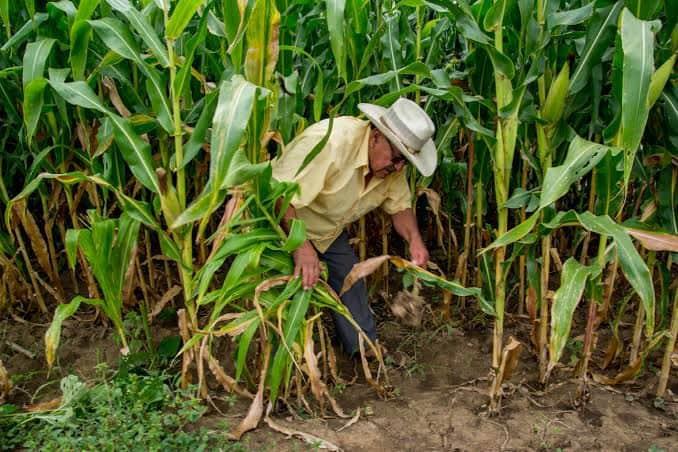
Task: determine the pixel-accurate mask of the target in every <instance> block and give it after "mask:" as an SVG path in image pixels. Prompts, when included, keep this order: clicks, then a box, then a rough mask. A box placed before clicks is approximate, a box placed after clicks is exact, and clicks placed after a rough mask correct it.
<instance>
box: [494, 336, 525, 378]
mask: <svg viewBox="0 0 678 452" xmlns="http://www.w3.org/2000/svg"><path fill="white" fill-rule="evenodd" d="M522 349H523V344H521V343H520V342H519V341H518V340H516V338H514V337H513V336H509V340H508V344H506V345H505V346H504V350H503V351H502V354H501V366H500V367H499V373H500V374H501V376H502V379H501V381H502V382H504V381H506V380H508V379H510V378H511V376H512V375H513V371H515V370H516V367H517V366H518V358H519V357H520V352H521V351H522Z"/></svg>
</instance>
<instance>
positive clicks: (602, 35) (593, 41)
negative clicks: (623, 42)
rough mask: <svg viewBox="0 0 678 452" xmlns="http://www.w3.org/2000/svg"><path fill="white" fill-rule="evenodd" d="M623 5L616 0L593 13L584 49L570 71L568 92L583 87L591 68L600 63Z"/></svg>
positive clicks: (574, 91) (571, 92)
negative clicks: (574, 66)
mask: <svg viewBox="0 0 678 452" xmlns="http://www.w3.org/2000/svg"><path fill="white" fill-rule="evenodd" d="M623 6H624V4H623V2H621V1H618V2H617V3H615V4H614V5H613V6H611V7H609V8H604V9H600V10H598V11H597V12H596V14H595V15H594V18H593V20H592V22H591V25H590V26H589V27H588V33H587V36H586V44H585V46H584V50H583V51H582V53H581V57H580V58H579V62H578V63H577V66H576V68H575V69H574V71H573V72H572V78H571V81H570V88H569V91H570V94H576V93H578V92H579V91H581V90H582V89H584V87H585V86H586V84H587V82H588V79H589V77H590V75H591V69H592V68H593V66H595V65H597V64H599V63H600V58H601V57H602V55H603V52H605V50H606V49H607V48H608V46H609V45H610V43H611V42H612V40H613V39H614V26H615V24H616V22H617V17H618V16H619V12H620V11H621V9H622V7H623Z"/></svg>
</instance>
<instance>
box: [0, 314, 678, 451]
mask: <svg viewBox="0 0 678 452" xmlns="http://www.w3.org/2000/svg"><path fill="white" fill-rule="evenodd" d="M86 320H87V319H83V321H74V320H69V321H67V322H66V325H65V329H64V337H63V339H62V345H61V348H60V351H59V360H60V363H61V366H62V367H61V368H60V369H57V371H56V372H53V374H52V376H51V377H50V378H49V379H48V378H47V375H46V374H45V370H44V356H43V352H42V341H41V338H42V336H43V334H44V331H45V328H46V325H38V324H23V325H21V326H17V325H18V324H17V322H16V321H14V320H4V321H2V322H0V359H2V360H3V361H4V363H5V365H6V366H7V368H8V371H9V372H10V374H14V375H15V378H16V377H18V381H17V389H15V391H14V392H13V397H15V398H16V400H15V401H14V402H15V403H17V402H18V401H22V403H23V402H25V401H27V400H28V399H29V397H30V396H33V395H35V394H36V393H37V397H35V399H36V400H35V401H39V400H41V399H44V398H48V397H49V396H50V395H53V394H54V391H55V390H56V387H57V386H58V385H57V384H56V382H57V381H58V376H59V374H61V375H63V374H66V373H69V372H71V373H76V374H79V375H81V376H83V377H85V378H87V377H88V376H89V375H92V372H93V369H94V367H95V366H96V365H97V364H98V363H101V362H109V363H115V361H116V358H117V352H116V351H115V347H114V346H112V343H113V341H112V339H111V337H110V334H105V332H104V331H102V330H101V329H102V327H101V326H97V324H95V323H91V322H87V321H86ZM159 330H161V329H159ZM99 331H101V332H100V333H99ZM167 331H168V332H171V330H169V329H168V330H167ZM94 333H96V334H94ZM380 336H381V338H382V340H383V342H384V343H385V344H386V346H387V347H388V348H389V350H390V351H391V354H392V355H393V356H394V360H391V362H390V365H389V368H390V370H389V375H390V377H391V383H392V384H393V385H394V386H395V388H396V389H395V397H394V398H392V399H390V400H380V399H379V398H378V397H377V396H376V394H375V392H374V391H373V390H372V389H371V388H370V387H369V386H368V385H367V384H365V383H364V382H361V380H360V379H359V380H358V381H357V382H355V383H353V384H351V385H348V386H346V387H335V388H333V394H335V396H336V398H337V400H338V402H339V403H340V405H341V406H342V408H343V409H344V411H345V412H347V413H349V412H350V413H355V412H356V410H358V409H360V412H361V416H360V418H359V420H358V421H357V422H356V423H354V424H352V425H350V426H348V427H346V428H344V429H343V430H341V431H338V430H339V429H340V428H342V427H343V426H345V425H346V424H347V421H346V420H345V419H338V418H310V417H308V416H303V414H302V418H301V419H300V418H295V419H293V418H292V417H291V416H289V415H284V414H279V415H276V416H275V420H276V422H278V423H279V424H281V425H284V426H286V427H288V428H292V429H295V430H299V431H303V432H305V433H310V434H313V435H315V436H317V437H320V438H322V439H324V440H326V441H329V442H331V443H333V444H335V445H336V446H338V447H340V448H341V449H343V450H345V451H457V450H459V451H466V450H469V451H477V450H481V451H494V450H549V451H550V450H554V451H555V450H586V451H588V450H605V451H659V450H665V451H670V450H678V400H677V399H676V397H675V394H678V377H677V376H675V373H674V376H673V379H672V381H671V384H670V388H671V392H670V393H669V397H668V398H667V400H666V401H665V402H664V405H663V406H655V403H654V401H653V397H652V395H651V394H652V392H651V391H652V390H653V387H654V385H655V383H656V375H655V371H656V369H653V368H650V369H648V370H646V371H645V373H644V376H643V377H642V379H641V380H640V381H637V382H635V383H633V384H629V385H622V386H616V387H606V386H601V385H597V384H595V383H592V385H591V387H590V390H591V397H590V401H589V403H587V404H585V405H584V406H583V407H580V408H579V409H575V408H574V405H573V403H572V402H573V400H572V398H573V394H574V393H575V388H576V382H573V381H570V380H568V378H569V377H568V375H570V374H571V372H570V371H569V370H567V369H561V370H559V371H558V372H557V374H556V375H554V378H553V381H554V383H553V384H552V385H551V386H550V387H549V388H547V390H545V391H544V390H543V388H540V387H539V385H538V383H537V382H536V376H535V374H534V372H535V369H536V367H537V366H536V362H535V360H534V358H533V356H532V354H531V353H530V352H529V351H528V350H525V351H524V352H523V355H522V357H521V362H520V365H519V367H518V369H517V370H516V372H515V373H514V375H513V377H512V379H511V382H510V383H509V384H508V385H507V387H506V391H507V395H506V398H505V401H504V404H503V409H502V412H501V414H500V415H499V416H495V417H488V415H487V406H486V402H487V396H486V391H487V386H488V382H487V381H486V380H485V379H484V377H486V376H487V369H488V365H489V363H488V359H489V347H490V344H489V342H488V339H489V337H490V335H489V334H487V332H482V333H479V332H466V333H464V332H463V331H462V330H461V329H458V328H454V327H452V326H450V325H443V326H441V327H437V328H433V327H427V328H425V329H422V330H418V331H417V330H413V329H411V328H406V327H403V326H400V325H398V324H396V323H395V322H392V321H386V322H382V323H381V324H380ZM518 337H519V338H520V334H518ZM10 342H11V343H12V344H14V345H11V346H10ZM17 345H18V346H19V347H21V348H23V349H25V351H28V352H29V353H34V354H35V357H34V358H29V356H27V355H26V353H22V352H18V351H16V347H15V346H17ZM342 364H343V365H342V374H343V377H344V378H346V379H350V378H351V377H352V375H351V374H352V373H353V369H352V364H351V362H350V361H349V360H347V359H345V360H344V362H343V363H342ZM674 372H675V371H674ZM48 381H51V383H49V384H47V385H46V386H44V387H42V388H41V385H44V384H45V383H46V382H48ZM646 388H647V389H646ZM246 409H247V406H246V405H245V404H244V403H236V404H235V406H233V407H232V408H230V409H229V410H228V411H227V412H226V416H227V421H228V422H229V423H230V425H235V424H236V423H237V422H238V421H239V419H241V418H242V416H244V414H245V412H246ZM223 420H224V418H223V417H221V416H220V415H218V414H216V413H214V412H212V413H210V414H208V415H207V416H206V417H205V418H204V419H203V421H202V424H203V425H205V426H207V427H208V428H214V429H217V428H218V427H217V426H218V425H220V424H221V423H222V422H223ZM243 442H244V444H245V445H246V446H247V448H248V449H249V450H270V451H306V450H315V448H316V447H317V445H312V444H308V443H304V442H302V441H300V440H298V439H296V438H287V437H285V436H284V435H282V434H280V433H277V432H274V431H273V430H271V429H270V428H268V427H267V426H264V425H262V426H260V428H259V429H257V430H256V431H254V432H250V433H248V434H246V435H245V437H244V438H243Z"/></svg>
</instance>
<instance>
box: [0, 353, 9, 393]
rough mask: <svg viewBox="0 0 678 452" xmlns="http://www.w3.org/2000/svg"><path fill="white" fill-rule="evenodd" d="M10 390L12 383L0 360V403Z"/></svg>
mask: <svg viewBox="0 0 678 452" xmlns="http://www.w3.org/2000/svg"><path fill="white" fill-rule="evenodd" d="M11 389H12V382H11V381H10V379H9V373H8V372H7V369H5V366H4V365H3V364H2V360H1V359H0V403H4V402H5V397H7V395H8V394H9V391H10V390H11Z"/></svg>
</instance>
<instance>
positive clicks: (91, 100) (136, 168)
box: [49, 80, 160, 193]
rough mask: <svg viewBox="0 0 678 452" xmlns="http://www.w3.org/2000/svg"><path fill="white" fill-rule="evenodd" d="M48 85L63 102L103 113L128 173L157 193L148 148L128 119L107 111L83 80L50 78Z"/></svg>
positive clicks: (157, 187) (157, 185)
mask: <svg viewBox="0 0 678 452" xmlns="http://www.w3.org/2000/svg"><path fill="white" fill-rule="evenodd" d="M49 84H50V85H51V86H52V88H54V90H55V91H56V92H57V93H58V94H59V95H60V96H61V97H63V98H64V99H65V100H66V102H68V103H71V104H73V105H78V106H80V107H83V108H88V109H92V110H97V111H99V112H101V113H104V114H106V115H107V116H108V118H109V119H110V121H111V123H112V124H113V126H114V127H115V133H114V134H115V141H116V143H117V144H118V147H119V149H120V152H121V153H122V156H123V158H124V159H125V161H126V162H127V164H128V165H129V167H130V171H132V174H134V175H135V176H136V177H137V178H138V179H139V182H141V183H142V184H143V185H144V186H145V187H146V188H148V189H149V190H152V191H153V192H155V193H160V186H159V183H158V177H157V176H156V174H155V168H154V166H153V160H152V158H151V147H150V145H149V144H148V143H147V142H145V141H144V140H142V139H141V137H140V136H139V135H138V134H137V133H136V132H135V131H134V129H133V128H132V126H131V124H130V122H129V120H128V119H124V118H122V117H120V116H118V115H116V114H115V113H113V112H111V111H110V110H108V109H107V108H106V107H105V106H104V105H103V104H102V103H101V101H100V100H99V98H98V97H97V96H96V94H95V93H94V91H92V89H91V88H90V87H89V85H87V83H85V82H71V83H63V82H57V81H54V80H50V81H49Z"/></svg>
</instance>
